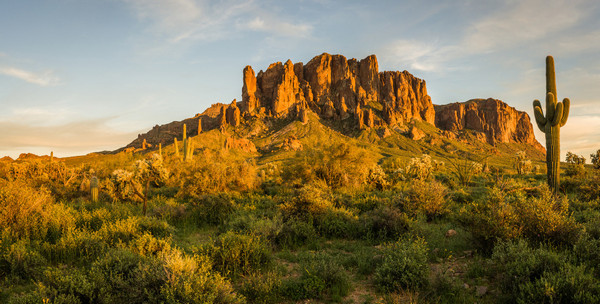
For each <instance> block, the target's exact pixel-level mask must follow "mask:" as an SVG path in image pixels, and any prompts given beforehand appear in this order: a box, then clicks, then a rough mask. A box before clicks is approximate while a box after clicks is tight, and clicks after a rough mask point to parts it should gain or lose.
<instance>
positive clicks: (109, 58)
mask: <svg viewBox="0 0 600 304" xmlns="http://www.w3.org/2000/svg"><path fill="white" fill-rule="evenodd" d="M323 52H327V53H330V54H342V55H344V56H346V57H347V58H357V59H362V58H364V57H366V56H368V55H371V54H376V55H377V58H378V61H379V69H380V71H384V70H393V71H396V70H399V71H403V70H408V71H409V72H411V73H412V74H413V75H415V76H417V77H419V78H422V79H425V80H426V82H427V90H428V92H429V95H430V96H431V98H432V101H433V103H434V104H447V103H452V102H460V101H466V100H469V99H473V98H488V97H492V98H496V99H501V100H503V101H504V102H506V103H508V104H509V105H511V106H513V107H515V108H516V109H517V110H521V111H526V112H527V113H529V115H530V116H531V117H533V115H532V114H533V110H532V101H533V100H534V99H540V100H542V103H543V102H544V98H545V56H546V55H553V56H554V59H555V63H556V77H557V88H558V89H557V90H558V98H559V100H562V99H563V98H565V97H568V98H570V100H571V113H570V116H569V120H568V122H567V124H566V125H565V126H564V127H562V129H561V153H562V154H563V158H564V154H566V152H567V151H570V152H573V153H576V154H580V155H583V156H584V157H585V158H586V159H588V162H589V154H591V153H592V152H594V151H596V150H598V149H600V2H598V1H595V0H586V1H578V0H574V1H555V0H524V1H523V0H522V1H518V0H498V1H494V0H490V1H478V0H453V1H449V0H448V1H443V0H439V1H423V0H414V1H376V0H373V1H352V0H346V1H330V0H300V1H286V0H279V1H276V0H274V1H259V0H256V1H251V0H250V1H238V0H223V1H205V0H27V1H1V2H0V156H3V155H8V156H11V157H13V158H16V157H17V156H18V155H19V154H20V153H23V152H31V153H36V154H49V153H50V151H54V155H56V156H59V157H64V156H72V155H82V154H86V153H90V152H95V151H102V150H114V149H117V148H119V147H122V146H125V145H126V144H128V143H129V142H131V141H132V140H133V139H135V138H136V136H137V134H139V133H143V132H146V131H148V130H149V129H151V128H152V127H153V126H154V125H156V124H165V123H169V122H171V121H175V120H182V119H185V118H188V117H193V116H194V115H195V114H196V113H201V112H203V111H204V110H205V109H206V108H207V107H209V106H210V105H211V104H213V103H217V102H224V103H229V102H231V100H233V99H234V98H235V99H238V101H239V100H241V89H242V70H243V68H244V67H245V66H246V65H251V66H253V68H254V70H255V71H257V72H258V71H259V70H265V69H266V68H267V67H268V66H269V64H270V63H272V62H277V61H281V62H284V61H286V60H287V59H291V60H292V61H293V62H304V63H306V62H308V61H309V60H310V59H311V58H313V57H314V56H316V55H319V54H321V53H323ZM533 125H534V129H535V130H536V137H537V139H538V141H540V142H541V143H542V144H544V143H545V140H544V134H543V133H541V132H540V131H539V130H538V129H537V126H536V125H535V123H533Z"/></svg>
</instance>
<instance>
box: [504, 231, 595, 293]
mask: <svg viewBox="0 0 600 304" xmlns="http://www.w3.org/2000/svg"><path fill="white" fill-rule="evenodd" d="M492 260H493V261H494V263H495V265H496V268H497V270H496V272H497V274H498V276H499V277H500V279H499V281H500V287H501V290H502V292H503V294H504V296H505V297H506V298H507V301H510V302H512V303H597V302H598V301H599V300H600V297H599V296H598V295H599V291H600V282H599V281H598V280H597V279H596V278H594V276H593V275H592V274H591V273H590V272H589V271H588V270H587V269H586V268H585V267H583V266H575V265H573V264H570V263H569V262H568V259H567V257H566V256H564V255H562V254H559V253H556V252H554V251H551V250H550V249H546V248H539V249H533V248H530V247H529V245H528V244H527V243H526V242H525V241H523V240H519V241H516V242H501V243H499V244H498V245H497V246H496V248H495V249H494V253H493V255H492Z"/></svg>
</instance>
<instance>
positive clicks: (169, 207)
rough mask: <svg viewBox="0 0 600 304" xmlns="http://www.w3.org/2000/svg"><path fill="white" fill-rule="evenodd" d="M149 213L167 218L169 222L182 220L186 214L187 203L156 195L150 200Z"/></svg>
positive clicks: (160, 217)
mask: <svg viewBox="0 0 600 304" xmlns="http://www.w3.org/2000/svg"><path fill="white" fill-rule="evenodd" d="M151 206H152V207H151V208H150V215H152V216H154V217H156V218H159V219H163V220H167V221H169V222H171V223H172V222H176V221H180V220H183V219H184V218H185V216H186V213H187V210H188V205H187V204H184V203H181V202H179V201H178V200H176V199H173V198H165V197H163V196H158V197H156V198H154V199H153V200H152V201H151Z"/></svg>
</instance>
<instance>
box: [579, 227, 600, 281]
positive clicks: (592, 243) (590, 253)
mask: <svg viewBox="0 0 600 304" xmlns="http://www.w3.org/2000/svg"><path fill="white" fill-rule="evenodd" d="M573 253H574V255H575V258H576V260H577V261H578V262H579V263H580V264H585V265H588V266H589V267H590V268H593V269H594V272H595V274H596V277H600V239H598V238H596V239H594V238H591V237H590V236H589V235H586V236H584V237H582V238H580V239H579V241H578V242H577V243H575V246H573Z"/></svg>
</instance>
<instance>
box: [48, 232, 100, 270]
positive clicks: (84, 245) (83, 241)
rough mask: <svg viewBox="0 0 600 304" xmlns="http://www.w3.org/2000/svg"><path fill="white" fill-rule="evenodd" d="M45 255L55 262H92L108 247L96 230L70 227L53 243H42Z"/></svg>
mask: <svg viewBox="0 0 600 304" xmlns="http://www.w3.org/2000/svg"><path fill="white" fill-rule="evenodd" d="M42 247H43V248H44V252H45V255H46V256H47V257H48V258H49V259H51V260H52V261H55V262H63V263H73V262H79V261H83V262H86V263H89V262H93V261H94V260H96V258H98V257H99V256H100V255H102V254H103V253H104V252H105V251H106V249H107V248H108V244H107V243H106V242H105V241H104V239H103V237H102V236H101V235H100V234H99V233H96V232H93V231H89V230H82V229H70V230H69V231H67V232H66V233H65V234H64V235H63V237H61V238H60V239H59V240H58V242H56V243H55V244H50V243H44V244H43V246H42Z"/></svg>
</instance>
